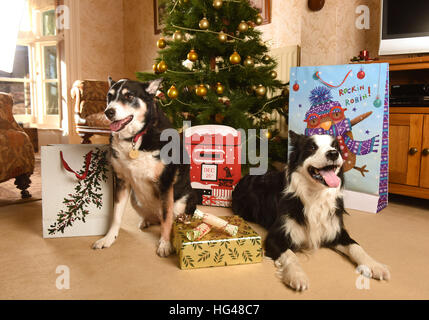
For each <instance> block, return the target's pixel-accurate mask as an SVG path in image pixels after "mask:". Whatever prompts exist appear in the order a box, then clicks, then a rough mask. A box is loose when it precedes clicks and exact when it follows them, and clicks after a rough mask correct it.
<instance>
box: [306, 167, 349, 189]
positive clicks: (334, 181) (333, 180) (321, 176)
mask: <svg viewBox="0 0 429 320" xmlns="http://www.w3.org/2000/svg"><path fill="white" fill-rule="evenodd" d="M337 169H338V166H334V165H331V166H326V167H323V168H319V169H318V168H315V167H312V166H310V167H308V173H309V174H310V176H311V177H312V178H313V179H314V180H316V181H318V182H320V183H322V184H324V185H325V186H327V187H329V188H337V187H338V186H339V185H340V184H341V179H340V178H339V177H338V176H337V174H336V173H335V171H336V170H337Z"/></svg>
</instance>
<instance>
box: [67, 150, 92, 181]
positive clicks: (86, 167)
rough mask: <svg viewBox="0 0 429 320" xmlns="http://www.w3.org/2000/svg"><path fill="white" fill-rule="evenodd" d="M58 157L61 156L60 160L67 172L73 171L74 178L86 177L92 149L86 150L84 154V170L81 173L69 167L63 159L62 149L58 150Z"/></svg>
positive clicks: (82, 178)
mask: <svg viewBox="0 0 429 320" xmlns="http://www.w3.org/2000/svg"><path fill="white" fill-rule="evenodd" d="M60 157H61V162H62V163H63V166H64V169H66V170H67V171H69V172H72V173H74V174H75V176H76V178H78V179H79V180H84V179H86V177H87V176H88V171H89V164H90V163H91V158H92V151H90V152H88V153H87V154H86V156H85V172H84V173H83V174H82V175H80V174H78V173H77V172H76V171H74V170H73V169H72V168H70V166H69V165H68V163H67V162H66V161H65V160H64V157H63V152H62V151H60Z"/></svg>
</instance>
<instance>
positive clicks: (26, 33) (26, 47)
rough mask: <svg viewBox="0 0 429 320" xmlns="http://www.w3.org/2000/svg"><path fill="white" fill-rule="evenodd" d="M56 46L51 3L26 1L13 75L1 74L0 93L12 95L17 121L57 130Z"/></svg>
mask: <svg viewBox="0 0 429 320" xmlns="http://www.w3.org/2000/svg"><path fill="white" fill-rule="evenodd" d="M30 3H31V4H32V5H33V7H31V6H30ZM39 3H40V4H43V5H44V7H40V6H39ZM46 3H48V6H46ZM57 44H58V39H57V30H56V13H55V6H54V1H53V0H52V1H46V0H44V1H37V0H33V1H29V0H27V1H26V13H25V15H24V17H23V20H22V23H21V30H20V34H19V37H18V44H17V47H16V52H15V62H14V68H13V72H12V73H5V72H1V71H0V91H2V92H7V93H11V94H12V96H13V98H14V106H13V114H14V116H15V119H16V120H17V121H18V122H22V123H28V124H30V125H32V126H38V127H48V128H59V127H60V121H61V108H60V98H61V97H60V91H61V90H60V81H59V79H60V76H59V74H58V52H57V47H58V46H57Z"/></svg>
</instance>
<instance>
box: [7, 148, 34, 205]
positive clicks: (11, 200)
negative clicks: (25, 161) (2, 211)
mask: <svg viewBox="0 0 429 320" xmlns="http://www.w3.org/2000/svg"><path fill="white" fill-rule="evenodd" d="M40 172H41V171H40V156H37V155H36V162H35V165H34V173H33V174H32V175H31V177H30V180H31V184H30V188H28V192H30V194H31V196H32V197H31V198H28V199H21V190H19V189H18V188H17V187H16V186H15V184H14V183H15V179H9V180H8V181H5V182H2V183H0V207H3V206H8V205H12V204H17V203H22V202H29V201H37V200H41V199H42V176H41V173H40Z"/></svg>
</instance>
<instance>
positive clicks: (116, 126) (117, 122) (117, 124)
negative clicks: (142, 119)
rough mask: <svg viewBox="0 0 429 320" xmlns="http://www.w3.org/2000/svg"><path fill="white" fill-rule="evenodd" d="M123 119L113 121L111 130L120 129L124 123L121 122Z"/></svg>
mask: <svg viewBox="0 0 429 320" xmlns="http://www.w3.org/2000/svg"><path fill="white" fill-rule="evenodd" d="M121 122H122V121H115V122H112V123H111V124H110V130H112V131H113V132H116V131H118V130H119V129H120V128H121V125H122V123H121Z"/></svg>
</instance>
